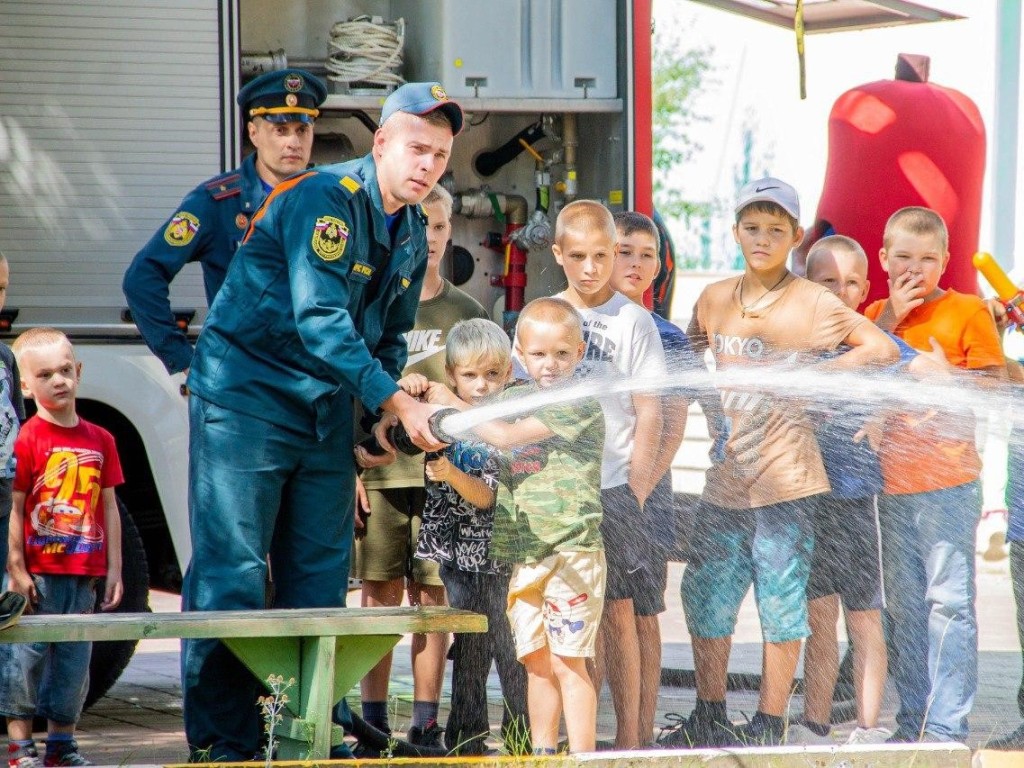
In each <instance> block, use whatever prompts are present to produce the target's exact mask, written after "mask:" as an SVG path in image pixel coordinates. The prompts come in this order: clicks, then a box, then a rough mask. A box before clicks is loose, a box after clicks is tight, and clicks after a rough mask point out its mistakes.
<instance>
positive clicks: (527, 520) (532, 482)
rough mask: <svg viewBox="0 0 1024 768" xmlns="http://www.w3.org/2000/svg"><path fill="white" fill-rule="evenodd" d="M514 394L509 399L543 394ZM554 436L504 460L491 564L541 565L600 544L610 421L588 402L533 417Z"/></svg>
mask: <svg viewBox="0 0 1024 768" xmlns="http://www.w3.org/2000/svg"><path fill="white" fill-rule="evenodd" d="M536 389H537V386H536V385H535V384H529V385H526V386H522V387H512V388H510V389H508V390H506V391H505V393H503V397H502V399H505V398H509V397H516V396H522V395H524V394H528V393H529V392H533V391H536ZM529 415H530V416H533V417H535V418H537V419H540V421H541V422H542V423H543V424H544V425H545V426H546V427H547V428H548V429H550V430H551V431H552V432H553V433H554V434H553V436H552V437H549V438H548V439H546V440H543V441H541V442H539V443H534V444H531V445H523V446H519V447H518V448H514V449H512V450H510V451H502V452H501V453H500V455H499V461H498V465H499V469H500V472H499V475H498V498H497V503H496V505H495V510H494V534H493V537H492V539H491V556H492V557H494V558H495V559H497V560H503V561H506V562H510V563H535V562H539V561H541V560H543V559H544V558H545V557H549V556H550V555H552V554H554V553H555V552H588V551H590V552H592V551H599V550H601V549H603V548H604V545H603V543H602V541H601V532H600V525H601V454H602V451H603V449H604V415H603V413H602V412H601V406H600V404H599V403H598V402H597V401H596V400H594V399H592V398H586V399H584V400H580V401H577V402H571V403H564V404H556V405H551V406H548V407H545V408H542V409H540V410H538V411H536V412H534V413H532V414H529Z"/></svg>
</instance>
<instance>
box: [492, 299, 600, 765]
mask: <svg viewBox="0 0 1024 768" xmlns="http://www.w3.org/2000/svg"><path fill="white" fill-rule="evenodd" d="M515 343H516V353H517V354H518V356H519V359H520V360H521V362H522V364H523V366H524V368H525V371H526V374H527V375H528V376H529V378H530V379H531V382H530V383H528V384H524V385H522V386H517V387H512V388H510V389H508V390H506V391H505V393H504V394H503V395H502V398H501V399H502V400H503V401H504V400H506V399H511V398H513V397H518V396H520V395H525V394H529V393H534V392H540V391H542V390H556V389H560V388H563V387H565V386H566V385H567V384H568V383H569V382H570V379H572V377H573V376H574V374H575V372H576V369H577V366H578V365H579V363H580V361H581V360H582V359H583V354H584V351H585V349H586V344H585V342H584V341H583V329H582V327H581V324H580V320H579V317H578V316H577V314H576V310H575V309H574V308H573V307H572V305H570V304H569V303H568V302H566V301H564V300H562V299H557V298H543V299H535V300H534V301H531V302H530V303H529V304H527V305H526V307H525V308H524V309H523V311H522V313H521V314H520V316H519V322H518V324H517V326H516V342H515ZM473 432H474V433H476V435H478V436H479V437H480V438H481V439H482V440H485V441H486V442H488V443H490V444H491V445H493V446H495V447H496V448H498V449H500V450H501V451H502V455H501V462H500V475H499V485H498V493H497V502H496V506H495V512H494V534H493V536H492V538H491V556H492V557H494V558H496V559H498V560H503V561H506V562H510V563H512V564H513V567H512V579H511V584H510V587H509V594H508V617H509V621H510V622H511V624H512V633H513V636H514V637H515V644H516V653H517V655H518V657H519V659H520V660H521V661H522V663H523V664H524V665H525V667H526V672H527V677H528V693H527V701H528V709H529V714H530V731H531V737H532V741H533V748H534V754H555V752H556V750H557V748H558V733H559V721H560V719H561V716H562V713H563V712H564V714H565V729H566V733H567V734H568V738H569V750H570V751H571V752H590V751H593V749H594V747H595V739H596V729H597V693H596V691H595V690H594V685H593V683H592V682H591V679H590V676H589V674H588V672H587V665H586V660H587V659H588V658H592V657H593V656H594V651H595V645H596V641H597V634H598V628H599V626H600V622H601V613H602V609H603V605H604V596H605V552H604V545H603V543H602V534H601V515H602V508H601V454H602V446H603V444H604V418H603V416H602V414H601V409H600V407H599V406H598V404H597V402H596V401H594V400H593V399H590V398H585V399H582V400H578V401H574V402H566V403H557V404H554V405H548V406H542V407H540V408H536V409H531V410H530V412H529V413H527V414H525V415H523V416H520V417H518V418H517V419H515V420H514V421H505V420H494V421H489V422H485V423H484V424H480V425H477V426H475V427H473Z"/></svg>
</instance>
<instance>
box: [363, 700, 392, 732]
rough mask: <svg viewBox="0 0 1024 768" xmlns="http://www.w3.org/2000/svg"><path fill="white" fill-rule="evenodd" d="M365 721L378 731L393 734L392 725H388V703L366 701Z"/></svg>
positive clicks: (364, 706) (364, 705) (364, 704)
mask: <svg viewBox="0 0 1024 768" xmlns="http://www.w3.org/2000/svg"><path fill="white" fill-rule="evenodd" d="M362 708H363V720H365V721H366V722H367V724H369V725H372V726H373V727H374V728H376V729H377V730H378V731H384V733H391V725H390V724H389V723H388V703H387V702H386V701H364V702H363V704H362Z"/></svg>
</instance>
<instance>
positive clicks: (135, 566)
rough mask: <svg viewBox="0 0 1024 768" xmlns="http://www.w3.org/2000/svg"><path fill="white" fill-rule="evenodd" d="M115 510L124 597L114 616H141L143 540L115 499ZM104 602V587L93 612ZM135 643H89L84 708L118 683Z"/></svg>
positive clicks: (145, 585) (145, 573)
mask: <svg viewBox="0 0 1024 768" xmlns="http://www.w3.org/2000/svg"><path fill="white" fill-rule="evenodd" d="M117 507H118V509H119V510H120V512H121V579H122V581H123V582H124V597H122V598H121V604H120V605H119V606H118V607H117V609H116V610H115V611H114V613H140V612H143V611H146V612H148V611H149V566H148V564H147V562H146V550H145V549H144V548H143V546H142V537H141V536H140V535H139V529H138V528H136V527H135V522H134V521H133V520H132V517H131V515H129V514H128V510H127V509H125V506H124V504H122V503H121V500H120V499H118V501H117ZM102 600H103V584H102V582H101V583H100V585H99V586H98V587H97V591H96V612H97V613H99V612H100V603H101V602H102ZM137 644H138V641H137V640H111V641H104V642H96V643H93V644H92V661H91V662H90V664H89V692H88V693H87V694H86V697H85V707H86V709H88V708H89V707H90V706H91V705H92V704H95V703H96V701H97V700H98V699H100V698H102V697H103V696H104V695H105V694H106V692H107V691H109V690H110V688H111V687H112V686H113V685H114V683H116V682H117V679H118V678H119V677H120V676H121V673H122V672H124V669H125V667H127V666H128V662H129V661H131V658H132V654H134V653H135V646H136V645H137Z"/></svg>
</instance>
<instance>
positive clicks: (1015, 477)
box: [1006, 399, 1024, 542]
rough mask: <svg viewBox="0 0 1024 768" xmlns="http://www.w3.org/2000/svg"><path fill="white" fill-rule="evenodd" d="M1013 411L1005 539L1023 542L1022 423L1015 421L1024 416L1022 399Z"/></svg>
mask: <svg viewBox="0 0 1024 768" xmlns="http://www.w3.org/2000/svg"><path fill="white" fill-rule="evenodd" d="M1014 411H1015V413H1014V424H1013V429H1012V430H1010V444H1009V445H1008V446H1007V461H1006V509H1007V510H1008V512H1009V521H1008V525H1007V528H1006V539H1007V541H1018V542H1024V424H1021V423H1020V422H1018V421H1017V419H1018V418H1020V417H1021V416H1024V400H1021V399H1018V401H1017V402H1015V403H1014Z"/></svg>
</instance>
